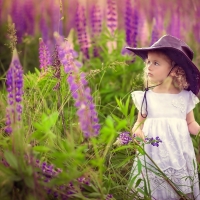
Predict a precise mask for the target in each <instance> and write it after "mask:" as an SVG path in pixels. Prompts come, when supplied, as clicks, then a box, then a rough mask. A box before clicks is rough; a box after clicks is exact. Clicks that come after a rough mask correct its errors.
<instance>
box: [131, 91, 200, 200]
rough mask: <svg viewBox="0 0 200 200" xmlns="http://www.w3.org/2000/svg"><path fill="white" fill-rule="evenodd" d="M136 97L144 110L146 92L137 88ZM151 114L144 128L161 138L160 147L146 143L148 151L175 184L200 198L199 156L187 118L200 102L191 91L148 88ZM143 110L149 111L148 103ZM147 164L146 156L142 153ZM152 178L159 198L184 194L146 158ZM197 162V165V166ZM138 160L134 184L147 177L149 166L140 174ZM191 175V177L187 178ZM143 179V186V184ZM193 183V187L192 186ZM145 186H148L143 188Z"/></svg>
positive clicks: (147, 133)
mask: <svg viewBox="0 0 200 200" xmlns="http://www.w3.org/2000/svg"><path fill="white" fill-rule="evenodd" d="M131 95H132V98H133V101H134V104H135V106H136V108H137V109H138V110H139V111H140V109H141V103H142V100H143V96H144V92H143V91H135V92H133V93H132V94H131ZM146 98H147V103H148V106H147V110H148V116H147V118H146V120H145V122H144V125H143V129H142V131H143V132H144V135H145V136H147V137H148V138H151V137H153V138H156V137H157V136H159V138H160V139H161V140H162V143H159V147H156V146H153V145H151V144H146V145H145V151H146V152H147V154H148V155H149V156H150V157H151V158H152V159H153V160H154V162H155V163H156V164H157V165H158V166H159V168H160V169H161V170H162V171H163V172H164V173H165V174H166V175H167V177H168V178H169V179H170V180H172V181H173V183H174V184H175V186H176V187H177V188H179V190H180V191H182V192H183V193H184V194H189V193H192V194H193V195H194V197H195V199H198V200H199V199H200V191H199V181H198V174H197V170H196V166H197V164H196V158H195V153H194V148H193V144H192V140H191V138H190V133H189V131H188V126H187V122H186V115H187V113H189V112H190V111H191V110H193V108H194V107H195V105H196V104H197V103H198V102H199V100H198V98H197V97H196V95H194V94H193V93H192V92H191V91H186V90H182V91H181V92H180V93H179V94H168V93H155V92H153V91H152V90H149V91H147V93H146ZM142 113H143V114H145V103H144V104H143V109H142ZM139 159H140V161H141V162H142V164H143V165H144V163H145V162H144V156H142V155H141V156H139ZM145 159H146V163H147V166H148V167H149V168H150V169H151V170H148V172H147V174H148V179H149V183H150V188H151V198H152V199H156V200H164V199H166V200H179V199H180V196H178V195H177V193H176V192H174V189H172V187H171V186H170V185H169V184H168V183H167V182H166V181H164V180H163V179H162V178H160V177H159V176H157V175H156V174H155V173H154V172H152V170H153V171H155V169H154V168H153V167H152V163H151V162H150V160H149V159H147V158H146V156H145ZM194 163H195V167H194ZM137 170H138V167H137V161H135V162H134V165H133V169H132V174H131V179H132V180H133V178H134V177H135V176H136V175H137V178H136V179H135V181H134V184H133V187H135V183H136V181H137V180H138V179H139V178H142V177H146V170H145V167H142V172H141V173H140V174H139V175H138V171H137ZM187 177H188V178H187ZM143 186H144V183H143V181H142V182H140V184H139V187H140V188H143ZM191 187H192V188H193V189H191ZM143 189H144V188H143Z"/></svg>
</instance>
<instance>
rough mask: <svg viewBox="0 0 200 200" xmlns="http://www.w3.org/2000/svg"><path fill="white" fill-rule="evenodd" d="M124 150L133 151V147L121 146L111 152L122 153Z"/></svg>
mask: <svg viewBox="0 0 200 200" xmlns="http://www.w3.org/2000/svg"><path fill="white" fill-rule="evenodd" d="M124 149H133V145H124V146H120V147H117V148H116V149H114V150H112V151H111V152H112V153H114V152H117V151H122V150H124Z"/></svg>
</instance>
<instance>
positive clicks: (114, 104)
mask: <svg viewBox="0 0 200 200" xmlns="http://www.w3.org/2000/svg"><path fill="white" fill-rule="evenodd" d="M199 18H200V1H198V0H191V1H189V0H183V1H180V0H168V1H165V0H124V1H120V0H96V1H95V0H85V1H83V0H0V90H1V92H0V200H38V199H39V200H53V199H61V200H67V199H69V200H70V199H75V200H89V199H93V200H133V199H134V200H139V199H146V200H150V199H151V198H150V196H149V194H151V191H150V188H149V185H148V183H147V182H148V178H147V177H144V179H143V180H142V179H141V180H139V182H134V178H133V179H131V181H130V174H131V169H132V166H133V163H134V160H135V159H136V158H137V157H138V156H139V155H146V156H147V157H148V155H147V154H146V152H145V150H144V146H145V145H153V146H154V148H159V145H162V142H163V141H162V138H161V137H160V136H159V135H158V137H156V138H146V140H145V142H144V141H141V139H139V138H136V137H134V135H133V136H132V134H130V133H131V129H132V126H133V124H134V122H135V120H136V116H137V112H138V111H137V110H136V109H135V106H134V105H133V102H132V99H131V98H130V93H131V92H132V91H134V90H143V80H142V74H143V66H144V65H143V62H142V60H140V59H139V58H136V57H135V56H134V55H133V54H131V53H130V52H128V51H127V50H126V49H125V47H126V46H132V47H142V46H149V45H151V44H152V43H154V42H155V41H156V40H157V39H158V38H159V37H161V36H162V35H164V34H171V35H174V36H176V37H179V38H180V39H183V40H184V41H186V43H188V44H189V45H190V46H191V48H192V49H193V50H194V60H193V61H194V63H195V64H196V65H197V66H200V56H199V51H200V23H199ZM194 114H195V118H196V121H197V122H198V123H200V105H197V107H196V108H195V109H194ZM191 137H192V140H193V144H194V148H195V153H196V157H197V163H198V164H199V163H200V151H199V148H200V147H199V143H200V139H199V136H191ZM152 162H153V161H152ZM144 167H145V166H142V165H141V164H140V162H138V166H137V168H138V170H139V172H141V171H142V169H143V168H144ZM155 168H156V169H157V170H158V171H159V168H158V167H157V165H156V163H155ZM160 176H161V177H166V176H165V174H163V173H162V172H160ZM141 181H142V182H144V190H141V189H140V188H139V187H137V186H138V185H139V183H140V182H141ZM172 184H173V183H172ZM175 189H176V188H175ZM176 190H177V191H176V192H177V193H179V194H180V195H182V199H188V198H187V197H185V196H184V195H183V194H181V193H180V191H178V189H176Z"/></svg>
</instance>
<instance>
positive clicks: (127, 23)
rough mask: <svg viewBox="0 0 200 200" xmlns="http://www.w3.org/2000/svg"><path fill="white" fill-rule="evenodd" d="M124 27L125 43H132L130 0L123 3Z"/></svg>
mask: <svg viewBox="0 0 200 200" xmlns="http://www.w3.org/2000/svg"><path fill="white" fill-rule="evenodd" d="M125 5H126V6H125V9H126V10H125V29H126V43H127V45H129V46H131V45H132V24H131V21H132V17H131V15H132V12H133V11H132V6H131V0H126V4H125Z"/></svg>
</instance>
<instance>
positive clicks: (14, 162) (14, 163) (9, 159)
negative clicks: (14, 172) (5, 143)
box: [4, 151, 18, 169]
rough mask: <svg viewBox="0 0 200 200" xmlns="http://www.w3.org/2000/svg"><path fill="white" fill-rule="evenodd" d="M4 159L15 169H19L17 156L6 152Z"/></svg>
mask: <svg viewBox="0 0 200 200" xmlns="http://www.w3.org/2000/svg"><path fill="white" fill-rule="evenodd" d="M4 157H5V159H6V161H7V162H8V164H9V165H10V166H11V167H12V168H13V169H17V168H18V163H17V159H16V157H15V155H14V154H13V153H12V152H11V151H5V152H4Z"/></svg>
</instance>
